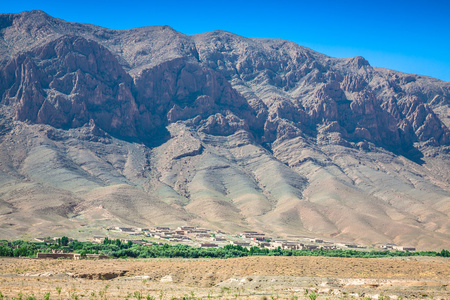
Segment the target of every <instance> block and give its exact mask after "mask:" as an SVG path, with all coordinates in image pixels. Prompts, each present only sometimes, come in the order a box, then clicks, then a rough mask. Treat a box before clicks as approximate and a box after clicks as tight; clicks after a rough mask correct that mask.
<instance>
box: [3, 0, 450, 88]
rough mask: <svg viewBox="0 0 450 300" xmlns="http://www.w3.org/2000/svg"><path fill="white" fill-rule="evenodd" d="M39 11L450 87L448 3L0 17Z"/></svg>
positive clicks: (212, 6) (73, 5) (140, 3)
mask: <svg viewBox="0 0 450 300" xmlns="http://www.w3.org/2000/svg"><path fill="white" fill-rule="evenodd" d="M33 9H39V10H43V11H45V12H46V13H48V14H50V15H51V16H53V17H57V18H61V19H64V20H66V21H71V22H82V23H91V24H96V25H100V26H104V27H108V28H120V29H123V28H133V27H140V26H152V25H169V26H171V27H173V28H174V29H175V30H177V31H180V32H182V33H185V34H196V33H201V32H206V31H211V30H216V29H220V30H226V31H230V32H233V33H236V34H239V35H242V36H246V37H258V38H262V37H264V38H282V39H287V40H290V41H294V42H296V43H298V44H300V45H302V46H306V47H309V48H312V49H313V50H316V51H319V52H322V53H324V54H326V55H329V56H333V57H350V56H356V55H360V56H364V57H365V58H366V59H367V60H368V61H369V62H370V64H371V65H372V66H377V67H384V68H389V69H393V70H398V71H402V72H407V73H416V74H421V75H428V76H433V77H436V78H439V79H442V80H446V81H450V0H420V1H419V0H409V1H404V0H398V1H396V0H390V1H388V0H377V1H374V0H359V1H357V0H348V1H347V0H333V1H320V0H308V1H304V0H298V1H285V0H278V1H265V0H260V1H253V0H249V1H245V0H241V1H235V0H229V1H214V0H210V1H194V0H191V1H189V0H184V1H178V0H173V1H172V0H159V1H153V0H147V1H145V0H128V1H117V0H109V1H95V0H89V1H87V0H78V1H76V2H75V1H63V0H58V1H54V0H39V1H37V0H17V1H14V0H0V12H2V13H10V12H11V13H16V12H21V11H24V10H33Z"/></svg>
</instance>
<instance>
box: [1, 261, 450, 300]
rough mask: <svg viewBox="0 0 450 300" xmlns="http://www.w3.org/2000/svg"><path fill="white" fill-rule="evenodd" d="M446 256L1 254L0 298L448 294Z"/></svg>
mask: <svg viewBox="0 0 450 300" xmlns="http://www.w3.org/2000/svg"><path fill="white" fill-rule="evenodd" d="M449 283H450V259H448V258H447V259H446V258H430V257H413V258H380V259H374V258H373V259H361V258H330V257H246V258H233V259H221V260H219V259H197V260H194V259H128V260H122V259H118V260H79V261H74V260H59V259H58V260H48V259H46V260H37V259H26V258H0V291H1V293H2V294H3V296H5V297H7V298H12V297H18V296H19V295H20V294H22V295H23V297H24V298H25V297H26V296H31V295H34V296H35V297H37V298H38V299H43V298H44V296H45V294H46V293H50V299H57V298H62V299H70V298H72V299H76V298H77V299H105V298H106V299H125V298H129V299H132V298H133V299H137V298H139V297H140V296H141V295H142V296H143V298H145V297H147V295H149V296H151V297H154V298H155V299H171V298H174V297H175V298H182V297H183V296H190V297H192V296H194V297H196V298H197V297H198V298H208V297H209V298H216V299H227V298H228V299H236V298H238V299H264V298H267V299H272V297H274V298H276V297H278V299H296V298H295V297H298V299H310V298H309V297H308V296H306V295H305V294H306V292H308V293H309V294H311V293H313V292H314V293H317V294H318V298H317V299H327V298H328V299H342V298H366V299H367V298H372V299H377V298H380V297H382V296H383V297H386V296H389V298H390V299H399V298H428V299H430V298H433V299H450V288H449Z"/></svg>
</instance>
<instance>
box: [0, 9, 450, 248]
mask: <svg viewBox="0 0 450 300" xmlns="http://www.w3.org/2000/svg"><path fill="white" fill-rule="evenodd" d="M0 74H1V75H0V113H1V120H0V236H1V237H19V236H23V235H26V234H28V235H32V236H35V235H41V234H48V233H50V232H51V233H66V232H69V233H72V234H75V233H78V234H81V235H82V234H83V232H85V234H88V232H90V231H88V230H85V229H86V228H87V227H89V228H91V229H92V230H94V231H95V229H96V228H102V227H104V226H108V225H123V224H126V225H133V226H151V225H155V224H159V225H162V224H166V225H185V224H193V225H201V226H207V227H209V228H221V229H224V230H228V231H232V232H233V231H240V230H245V229H254V230H258V231H264V232H266V233H269V234H273V235H280V236H283V235H308V236H322V237H325V238H328V239H331V238H334V239H341V240H353V241H356V242H361V243H375V242H394V243H398V244H410V245H415V246H418V247H422V248H428V249H434V248H436V249H438V248H443V247H447V248H449V247H450V218H449V216H450V160H449V158H450V157H449V154H450V153H449V152H450V131H449V127H450V110H449V106H450V83H448V82H443V81H440V80H437V79H434V78H430V77H425V76H419V75H413V74H404V73H400V72H396V71H391V70H386V69H380V68H376V67H372V66H370V64H369V62H367V61H366V60H365V59H364V58H362V57H353V58H348V59H336V58H331V57H327V56H325V55H322V54H320V53H317V52H314V51H313V50H311V49H308V48H304V47H301V46H299V45H297V44H295V43H292V42H289V41H285V40H269V39H250V38H244V37H241V36H237V35H235V34H232V33H229V32H222V31H214V32H208V33H204V34H198V35H193V36H188V35H184V34H182V33H179V32H176V31H175V30H173V29H172V28H170V27H167V26H164V27H144V28H137V29H129V30H112V29H106V28H101V27H98V26H94V25H89V24H78V23H69V22H65V21H63V20H60V19H55V18H52V17H51V16H49V15H47V14H45V13H44V12H41V11H31V12H23V13H20V14H0ZM99 230H100V229H99ZM94 231H93V232H94Z"/></svg>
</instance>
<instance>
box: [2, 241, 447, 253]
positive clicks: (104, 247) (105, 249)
mask: <svg viewBox="0 0 450 300" xmlns="http://www.w3.org/2000/svg"><path fill="white" fill-rule="evenodd" d="M1 244H2V246H0V256H10V257H18V256H29V257H34V256H36V253H38V252H44V253H50V252H52V251H53V250H56V249H60V250H65V251H66V252H76V253H80V254H82V255H84V254H105V255H109V256H112V257H117V258H127V257H133V258H155V257H170V258H172V257H183V258H232V257H242V256H334V257H367V258H371V257H391V256H442V257H450V251H448V250H445V249H444V250H442V251H440V252H435V251H422V252H408V251H406V252H404V251H357V250H341V249H336V250H324V249H319V250H307V249H304V250H289V249H281V248H278V249H271V250H269V249H265V248H258V247H251V248H250V249H247V248H245V247H242V246H239V245H226V246H225V247H223V248H195V247H191V246H188V245H182V244H177V245H169V244H164V245H158V244H155V243H154V244H153V245H152V246H144V245H139V244H133V243H132V242H130V241H129V242H127V243H122V242H121V241H120V240H111V239H108V238H106V239H105V240H104V241H103V243H101V244H96V243H90V242H79V241H77V240H73V241H70V242H69V239H68V238H66V237H62V238H61V239H58V240H57V241H56V242H55V243H52V244H47V243H34V242H26V241H13V242H7V241H4V242H2V243H1Z"/></svg>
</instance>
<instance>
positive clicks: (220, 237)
mask: <svg viewBox="0 0 450 300" xmlns="http://www.w3.org/2000/svg"><path fill="white" fill-rule="evenodd" d="M107 230H108V231H110V232H116V233H123V234H127V235H129V236H132V237H135V238H132V239H122V242H128V241H131V242H132V243H133V244H141V245H148V246H151V245H152V243H149V242H144V240H145V239H146V238H152V239H153V241H157V242H159V243H172V244H186V245H189V246H192V247H201V248H216V247H224V246H225V245H229V244H231V245H236V246H242V247H245V248H250V247H254V246H255V247H258V248H265V249H269V250H271V249H277V248H281V249H291V250H302V249H308V250H319V249H323V250H334V249H343V250H344V249H355V250H358V249H360V250H366V249H367V248H368V247H367V246H366V245H360V244H355V243H346V242H332V241H326V240H324V239H322V238H310V237H305V236H287V237H286V238H280V237H271V236H268V235H266V234H264V233H260V232H257V231H243V232H241V233H239V234H230V233H226V232H224V231H221V230H216V231H213V230H210V229H206V228H200V227H193V226H180V227H177V228H175V229H174V228H170V227H167V226H157V227H154V228H152V229H149V228H135V227H118V226H116V227H109V228H107ZM137 237H139V238H137ZM104 239H105V236H94V237H93V238H92V241H93V242H97V243H102V242H103V240H104ZM370 248H373V249H383V250H398V251H416V249H415V247H411V246H399V245H396V244H392V243H386V244H383V243H378V244H374V245H372V246H371V247H370Z"/></svg>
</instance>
